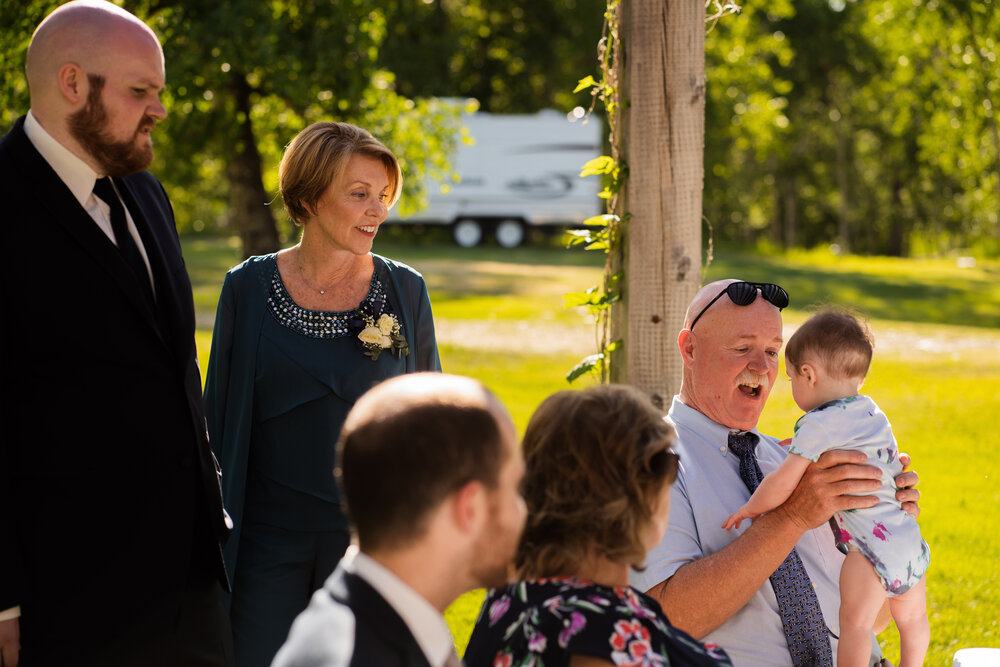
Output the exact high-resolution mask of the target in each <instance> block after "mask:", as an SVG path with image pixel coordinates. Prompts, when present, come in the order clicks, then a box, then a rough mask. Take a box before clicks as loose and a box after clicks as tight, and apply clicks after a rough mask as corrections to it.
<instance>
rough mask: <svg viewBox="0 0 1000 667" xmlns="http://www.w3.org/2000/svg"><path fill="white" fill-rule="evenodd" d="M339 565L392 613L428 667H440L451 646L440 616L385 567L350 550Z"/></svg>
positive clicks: (358, 552)
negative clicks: (371, 590) (362, 581)
mask: <svg viewBox="0 0 1000 667" xmlns="http://www.w3.org/2000/svg"><path fill="white" fill-rule="evenodd" d="M341 565H342V566H343V568H344V570H346V571H347V572H350V573H351V574H354V575H357V576H359V577H361V578H362V579H364V580H365V581H366V582H368V583H369V584H370V585H371V587H372V588H374V589H375V590H376V591H378V593H379V594H380V595H381V596H382V597H383V598H385V601H386V602H388V603H389V605H390V606H391V607H392V608H393V609H395V610H396V613H397V614H399V616H400V618H402V619H403V622H404V623H406V627H408V628H409V629H410V633H411V634H412V635H413V637H414V639H416V640H417V644H418V645H419V646H420V650H421V651H423V654H424V657H426V658H427V662H429V663H430V664H431V665H444V664H445V661H446V660H447V659H448V658H449V656H450V655H451V653H452V652H453V651H454V650H455V642H454V639H453V638H452V636H451V631H450V630H449V629H448V624H447V623H445V621H444V618H443V617H442V616H441V613H440V612H439V611H438V610H437V609H435V608H434V606H433V605H431V603H430V602H428V601H427V600H425V599H424V598H423V597H421V596H420V594H419V593H417V592H416V591H415V590H413V589H412V588H410V587H409V586H408V585H406V583H405V582H404V581H403V580H402V579H400V578H399V577H397V576H396V575H395V574H393V573H392V571H391V570H389V569H388V568H387V567H385V566H384V565H382V564H381V563H379V562H378V561H376V560H375V559H373V558H372V557H371V556H368V555H366V554H364V553H362V552H361V551H359V550H358V548H357V547H356V546H351V547H350V548H349V549H348V550H347V554H346V555H345V556H344V559H343V561H341Z"/></svg>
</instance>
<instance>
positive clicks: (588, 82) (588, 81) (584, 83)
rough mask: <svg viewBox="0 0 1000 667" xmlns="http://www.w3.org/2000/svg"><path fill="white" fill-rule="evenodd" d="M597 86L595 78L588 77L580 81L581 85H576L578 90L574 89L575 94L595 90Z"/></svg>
mask: <svg viewBox="0 0 1000 667" xmlns="http://www.w3.org/2000/svg"><path fill="white" fill-rule="evenodd" d="M596 85H598V83H597V81H595V80H594V77H593V76H586V77H584V78H582V79H580V81H579V83H577V84H576V88H574V89H573V92H574V93H578V92H580V91H581V90H585V89H587V88H593V87H594V86H596Z"/></svg>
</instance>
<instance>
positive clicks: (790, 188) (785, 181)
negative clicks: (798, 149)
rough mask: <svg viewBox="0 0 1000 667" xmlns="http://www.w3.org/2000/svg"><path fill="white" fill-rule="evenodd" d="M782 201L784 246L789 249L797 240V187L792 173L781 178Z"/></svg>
mask: <svg viewBox="0 0 1000 667" xmlns="http://www.w3.org/2000/svg"><path fill="white" fill-rule="evenodd" d="M781 189H782V190H783V195H782V198H781V199H782V201H783V202H784V205H785V215H784V219H785V239H784V240H785V248H786V249H788V250H791V249H792V248H794V247H795V246H796V244H797V243H798V242H799V188H798V183H797V181H796V179H795V176H794V175H791V174H789V175H788V176H787V177H784V178H782V179H781Z"/></svg>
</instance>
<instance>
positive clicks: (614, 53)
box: [566, 0, 739, 397]
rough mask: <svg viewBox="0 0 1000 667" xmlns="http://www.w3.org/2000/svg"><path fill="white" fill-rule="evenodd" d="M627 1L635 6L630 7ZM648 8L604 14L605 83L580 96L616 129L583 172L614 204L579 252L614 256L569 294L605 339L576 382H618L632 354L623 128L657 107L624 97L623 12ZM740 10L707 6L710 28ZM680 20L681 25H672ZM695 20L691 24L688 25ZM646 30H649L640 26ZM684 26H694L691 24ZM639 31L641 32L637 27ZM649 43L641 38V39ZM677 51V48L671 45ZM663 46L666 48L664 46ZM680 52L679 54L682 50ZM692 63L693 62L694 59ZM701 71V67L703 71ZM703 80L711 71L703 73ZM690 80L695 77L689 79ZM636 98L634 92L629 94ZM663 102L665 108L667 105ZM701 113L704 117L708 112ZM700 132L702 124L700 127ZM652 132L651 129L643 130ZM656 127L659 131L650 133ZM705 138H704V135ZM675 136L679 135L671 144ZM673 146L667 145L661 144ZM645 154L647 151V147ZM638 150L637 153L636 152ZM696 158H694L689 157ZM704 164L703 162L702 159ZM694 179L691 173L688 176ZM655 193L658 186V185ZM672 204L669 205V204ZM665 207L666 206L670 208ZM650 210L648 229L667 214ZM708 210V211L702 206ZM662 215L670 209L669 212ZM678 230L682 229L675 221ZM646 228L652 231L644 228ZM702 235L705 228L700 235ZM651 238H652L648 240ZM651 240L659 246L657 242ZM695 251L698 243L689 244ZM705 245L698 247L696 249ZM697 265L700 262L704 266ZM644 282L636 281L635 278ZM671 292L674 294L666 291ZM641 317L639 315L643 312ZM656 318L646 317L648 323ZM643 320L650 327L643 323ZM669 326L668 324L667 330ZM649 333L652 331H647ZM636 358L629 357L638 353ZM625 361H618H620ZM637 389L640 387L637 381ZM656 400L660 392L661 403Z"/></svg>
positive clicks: (618, 2)
mask: <svg viewBox="0 0 1000 667" xmlns="http://www.w3.org/2000/svg"><path fill="white" fill-rule="evenodd" d="M623 3H631V4H628V5H624V4H623ZM641 4H642V3H640V2H638V0H609V1H608V4H607V7H606V10H605V14H604V30H603V33H602V37H601V40H600V42H599V44H598V63H599V79H595V78H594V77H593V76H588V77H585V78H584V79H581V80H580V82H579V84H578V85H577V87H576V90H575V91H574V92H580V91H584V90H589V92H590V93H591V95H592V97H593V100H592V103H591V113H592V112H593V109H594V107H595V106H596V104H597V103H598V101H599V102H600V103H602V104H603V105H604V109H605V113H606V119H607V123H608V134H609V143H610V153H611V154H610V155H605V156H602V157H600V158H596V159H594V160H591V161H590V162H588V163H587V164H586V165H585V166H584V168H583V171H582V172H581V176H589V175H599V176H601V178H602V182H603V189H602V191H601V195H600V196H601V197H602V198H604V199H605V202H606V211H607V212H606V213H605V214H604V215H600V216H596V217H594V218H591V219H590V220H587V221H586V222H585V224H586V228H584V229H581V230H577V231H575V232H572V236H571V242H570V245H571V246H583V247H585V248H587V249H591V250H602V251H604V252H605V254H606V255H607V259H606V261H605V268H604V274H603V276H602V280H601V283H600V284H598V285H595V286H594V287H591V288H590V289H588V290H586V291H584V292H578V293H572V294H567V295H566V304H567V307H570V306H585V307H587V308H588V310H589V311H590V312H591V313H592V314H593V315H594V317H595V325H596V326H595V329H596V338H597V348H598V349H597V352H596V353H595V354H592V355H590V356H588V357H586V358H585V359H583V360H582V361H581V362H580V363H578V364H577V365H576V366H575V367H574V368H573V369H572V370H571V371H570V372H569V373H568V374H567V375H566V379H567V380H568V381H569V382H572V381H574V380H575V379H577V378H578V377H580V376H582V375H586V374H591V373H593V374H597V375H599V376H600V380H601V382H602V383H603V382H608V381H609V379H610V368H611V354H612V352H616V351H621V350H622V349H623V348H624V345H625V342H624V341H623V340H622V339H621V338H618V337H616V336H615V334H614V331H616V330H617V331H622V330H624V328H625V326H624V325H623V321H625V320H624V319H623V318H622V315H621V314H618V315H615V324H614V326H612V315H613V314H614V313H615V312H616V308H615V305H616V304H622V305H625V304H624V303H623V302H622V289H623V287H624V286H625V270H626V268H627V267H626V264H627V260H626V259H625V254H626V251H627V250H628V244H627V243H624V242H623V237H625V235H626V234H627V233H628V232H627V230H628V229H629V226H630V223H631V222H632V220H631V218H632V214H631V212H630V210H632V206H630V205H629V201H628V200H627V198H626V189H625V183H626V181H627V179H628V176H629V173H628V172H629V168H628V165H627V164H626V159H625V157H626V156H625V155H624V154H623V153H624V151H623V145H624V144H623V140H625V139H627V137H624V136H622V132H623V131H624V132H627V130H622V123H626V124H627V123H628V122H631V121H629V120H628V115H629V114H627V113H625V114H623V113H622V112H623V111H624V110H625V108H626V107H635V106H636V104H635V102H636V101H639V102H642V103H643V108H644V109H646V110H647V111H646V115H645V116H643V118H649V115H648V110H649V109H650V106H649V105H650V98H649V97H648V96H647V97H646V98H637V100H628V99H623V90H627V89H628V88H629V85H628V84H627V82H625V81H624V80H623V78H622V77H623V76H624V75H623V64H624V63H623V53H624V52H623V49H622V43H621V31H622V25H623V22H622V15H623V9H626V8H627V9H628V11H629V12H633V11H639V8H638V6H633V5H641ZM645 9H646V11H647V12H648V9H649V7H648V4H647V5H645ZM667 9H668V11H667V12H666V16H668V17H671V16H672V14H671V13H670V11H669V9H670V8H669V7H668V8H667ZM737 11H739V7H738V6H737V5H736V4H734V3H733V2H730V1H728V0H706V2H705V21H706V23H707V24H708V29H709V30H711V28H713V27H714V26H715V23H716V22H717V21H718V20H719V19H720V18H721V17H722V16H725V15H726V14H731V13H735V12H737ZM658 12H659V13H660V16H659V17H658V20H660V19H662V18H663V16H662V13H663V7H662V6H661V7H660V8H659V10H658ZM685 12H686V16H687V17H691V13H690V10H689V9H688V10H685ZM645 16H646V18H647V19H649V18H650V14H648V13H647V14H646V15H645ZM671 20H674V19H671ZM685 20H687V19H685ZM630 21H631V22H630V23H629V25H632V23H634V19H630ZM640 25H642V24H641V23H640ZM684 25H690V24H689V23H688V24H684ZM630 30H633V28H630ZM640 39H641V38H640ZM655 39H657V40H658V43H659V44H661V45H662V44H663V39H664V35H663V34H659V35H657V36H656V37H655ZM668 45H669V43H668ZM660 48H663V47H662V46H661V47H660ZM676 48H677V46H674V47H673V49H674V50H675V51H676ZM688 62H690V60H688ZM699 69H700V66H699ZM701 72H702V76H703V70H701ZM685 76H687V75H685ZM627 94H632V93H627ZM696 95H697V97H698V98H700V99H701V100H702V102H701V108H702V109H703V95H704V87H703V86H702V87H701V89H700V90H699V91H697V92H696ZM652 99H654V102H655V100H656V99H663V98H662V97H657V98H652ZM661 104H662V103H661ZM671 113H673V110H672V108H671V107H668V108H667V109H664V108H663V107H662V106H661V107H660V110H659V111H658V112H657V116H656V117H658V118H660V119H661V120H660V122H662V118H663V117H664V114H666V115H667V116H669V115H670V114H671ZM682 113H684V114H687V117H688V118H690V117H691V116H690V111H687V110H686V109H685V110H683V111H682ZM700 113H702V114H703V113H704V112H703V110H702V111H701V112H700ZM699 128H700V121H699ZM645 129H646V126H645V125H644V126H643V130H645ZM650 129H651V130H652V129H653V128H652V127H651V128H650ZM655 129H656V130H657V132H650V136H651V137H652V138H651V141H654V142H656V141H662V140H665V139H664V137H665V136H666V134H665V133H669V131H670V128H668V127H664V126H663V125H658V126H657V127H656V128H655ZM698 132H699V134H698V135H697V136H698V137H699V140H700V136H701V134H700V132H701V130H700V129H699V130H698ZM673 138H674V136H673V135H671V140H672V139H673ZM661 145H664V146H665V145H666V144H661ZM644 148H645V147H644ZM633 150H634V149H633ZM688 155H690V154H688ZM665 157H668V158H669V159H670V160H672V159H674V156H673V154H670V155H669V156H665ZM698 162H699V164H700V158H699V159H698ZM644 173H645V175H646V177H647V178H646V180H647V181H648V180H649V178H648V177H649V175H650V174H649V171H648V170H646V171H645V172H644ZM669 173H670V172H669V170H668V175H669ZM688 173H690V172H688ZM656 183H659V184H660V187H661V188H670V187H673V184H674V182H673V181H671V180H670V179H669V178H668V179H666V180H664V181H656ZM696 183H697V186H696V187H697V192H700V171H699V172H698V180H697V181H696ZM649 185H650V184H649V183H648V182H647V183H646V186H645V190H646V192H649V191H650V190H649ZM653 187H656V186H655V185H654V186H653ZM681 187H683V188H687V189H686V190H682V192H691V189H690V188H691V182H690V180H688V181H687V182H686V183H685V184H684V185H683V186H681ZM664 201H665V200H664ZM664 201H661V202H660V204H658V205H662V204H663V203H664ZM644 203H645V204H646V206H645V209H644V210H645V216H644V224H646V225H648V224H649V223H650V221H651V220H660V219H663V218H659V217H658V216H659V214H656V213H655V210H654V212H653V213H654V214H653V215H651V214H650V209H649V206H648V203H649V202H648V200H647V201H645V202H644ZM699 210H700V207H699ZM661 213H662V211H661ZM674 224H676V223H674ZM642 229H647V227H643V228H642ZM695 233H697V230H696V231H695ZM645 236H646V237H648V236H649V235H648V234H646V235H645ZM649 240H653V239H652V238H650V239H649ZM631 243H632V244H633V245H634V244H636V243H638V244H639V245H640V246H642V245H643V243H644V238H643V237H641V236H640V237H635V238H634V239H633V240H632V241H631ZM689 245H690V244H689ZM693 245H697V244H693ZM654 247H660V244H659V243H657V242H656V241H654ZM681 251H682V248H680V247H677V246H675V247H671V248H670V249H669V252H670V253H672V254H673V259H676V256H677V254H678V253H679V252H681ZM695 257H697V250H695ZM681 259H682V261H681V262H680V263H679V264H680V266H681V267H684V266H686V265H687V264H690V261H689V260H685V259H683V257H682V258H681ZM696 261H697V260H696ZM683 275H688V274H687V273H686V270H685V269H683V268H681V269H678V272H677V277H676V279H677V280H683V279H684V278H683ZM635 279H636V277H635V276H633V278H632V280H635ZM641 282H642V284H644V285H649V284H650V275H649V273H648V272H646V274H644V276H643V278H642V281H641ZM653 284H659V281H658V280H654V281H653ZM664 289H668V287H667V286H666V285H664ZM627 310H628V309H627V308H625V309H624V310H622V313H627ZM636 314H637V315H638V312H637V313H636ZM646 315H648V314H644V315H643V317H646ZM651 317H652V322H653V323H661V322H663V321H664V318H663V317H662V316H661V315H660V314H658V313H657V312H655V311H654V312H653V313H652V314H651ZM643 321H648V319H647V320H643ZM661 326H662V325H661ZM645 333H646V334H647V335H648V331H647V332H645ZM640 351H641V348H637V349H636V350H635V351H634V352H633V353H639V352H640ZM633 353H629V354H633ZM616 358H617V356H616ZM617 364H618V362H617V361H615V368H616V369H617V370H616V371H615V376H616V378H617V379H616V380H615V381H624V380H623V379H622V378H623V376H624V374H623V372H622V371H623V370H626V366H623V367H622V368H621V369H619V368H618V365H617ZM630 383H632V382H630ZM655 396H656V394H655V393H654V397H655Z"/></svg>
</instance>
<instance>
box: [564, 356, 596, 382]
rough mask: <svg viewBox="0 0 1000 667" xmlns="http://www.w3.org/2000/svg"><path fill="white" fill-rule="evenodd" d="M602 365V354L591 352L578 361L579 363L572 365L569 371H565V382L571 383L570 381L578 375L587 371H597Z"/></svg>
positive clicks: (587, 372)
mask: <svg viewBox="0 0 1000 667" xmlns="http://www.w3.org/2000/svg"><path fill="white" fill-rule="evenodd" d="M603 365H604V355H603V354H592V355H590V356H589V357H585V358H584V359H583V360H581V361H580V363H578V364H577V365H576V366H574V367H573V368H572V369H571V370H570V372H569V373H566V382H569V383H571V384H572V382H573V381H574V380H576V379H577V378H578V377H582V376H584V375H587V374H589V373H598V372H600V370H601V367H602V366H603Z"/></svg>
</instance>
